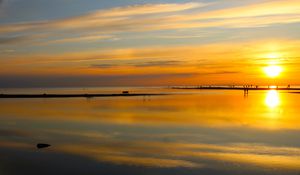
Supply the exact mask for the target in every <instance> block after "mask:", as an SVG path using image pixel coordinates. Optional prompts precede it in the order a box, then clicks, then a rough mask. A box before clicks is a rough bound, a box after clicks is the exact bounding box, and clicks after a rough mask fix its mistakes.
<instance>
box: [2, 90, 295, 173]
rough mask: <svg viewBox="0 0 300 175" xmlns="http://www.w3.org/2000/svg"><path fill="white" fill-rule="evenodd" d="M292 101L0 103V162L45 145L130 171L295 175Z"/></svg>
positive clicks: (235, 97) (272, 96) (187, 98)
mask: <svg viewBox="0 0 300 175" xmlns="http://www.w3.org/2000/svg"><path fill="white" fill-rule="evenodd" d="M298 98H299V95H298V94H293V93H279V92H278V91H276V90H270V91H251V92H249V95H248V97H247V98H244V95H243V92H241V91H201V93H198V94H180V95H178V94H177V95H170V96H157V97H147V98H139V97H130V98H92V99H88V100H87V99H22V100H20V99H16V100H0V114H2V115H1V116H0V121H1V122H2V127H0V154H1V153H3V152H5V151H2V152H1V148H2V149H3V148H5V149H6V148H11V149H12V148H14V149H16V150H21V149H25V150H26V149H27V150H31V149H32V145H33V147H34V144H35V143H36V142H45V143H49V144H51V145H52V146H51V147H50V148H47V149H46V150H45V152H46V151H48V150H50V151H49V153H50V152H51V151H53V152H58V153H62V154H66V155H73V156H74V155H75V156H78V157H80V158H82V157H85V158H89V159H90V160H93V161H96V162H97V164H102V163H105V164H114V165H118V166H120V167H122V166H123V165H125V166H131V168H132V169H134V167H148V168H153V169H155V168H162V169H163V168H169V169H170V168H184V169H185V170H189V171H195V172H198V171H200V174H201V170H203V172H205V171H207V169H212V170H216V169H218V170H219V171H220V173H215V174H223V173H222V171H223V170H224V172H225V170H228V169H230V171H231V172H232V173H230V174H236V173H235V172H240V171H243V172H246V171H250V170H252V169H254V170H255V171H256V170H257V169H258V170H259V171H261V172H265V170H268V171H270V173H269V174H272V175H273V174H276V173H277V172H278V171H279V170H280V171H281V172H287V171H289V172H292V173H290V174H295V172H299V171H300V168H299V167H300V141H299V140H300V139H299V135H300V130H299V128H300V119H299V117H298V114H299V112H300V104H299V103H297V99H298ZM11 157H12V159H16V158H15V157H14V156H11ZM0 162H1V157H0ZM19 163H23V162H22V161H20V162H19ZM132 165H134V166H132ZM237 165H238V166H237ZM12 166H13V165H12ZM80 166H81V168H82V169H84V168H86V167H85V166H84V165H81V164H80ZM239 167H242V168H241V169H239ZM49 168H52V167H49ZM99 169H100V168H99ZM255 171H254V172H255ZM0 174H1V173H0ZM99 174H100V173H99ZM108 174H109V173H108ZM124 174H126V173H124ZM127 174H131V173H127ZM179 174H180V173H179ZM185 174H193V173H185ZM194 174H196V173H194ZM211 174H212V175H213V174H214V173H211ZM225 174H226V173H225ZM228 174H229V173H228ZM249 174H250V173H249ZM252 174H257V173H252ZM267 174H268V173H267ZM277 174H278V173H277ZM285 174H288V173H285Z"/></svg>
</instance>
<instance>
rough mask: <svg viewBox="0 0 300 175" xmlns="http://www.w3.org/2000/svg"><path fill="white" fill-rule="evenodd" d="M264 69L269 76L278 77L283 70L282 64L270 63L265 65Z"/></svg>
mask: <svg viewBox="0 0 300 175" xmlns="http://www.w3.org/2000/svg"><path fill="white" fill-rule="evenodd" d="M264 71H265V73H266V74H267V75H268V76H269V77H277V76H278V75H279V74H280V73H281V72H282V68H281V67H280V66H276V65H270V66H267V67H265V68H264Z"/></svg>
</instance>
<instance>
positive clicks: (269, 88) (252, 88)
mask: <svg viewBox="0 0 300 175" xmlns="http://www.w3.org/2000/svg"><path fill="white" fill-rule="evenodd" d="M172 89H211V90H300V88H291V87H278V88H277V87H258V88H256V87H220V86H202V87H201V86H199V87H198V86H197V87H172Z"/></svg>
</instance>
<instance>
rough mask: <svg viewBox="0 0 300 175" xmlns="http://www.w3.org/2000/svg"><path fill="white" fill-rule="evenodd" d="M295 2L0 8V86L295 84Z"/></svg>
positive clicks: (159, 1)
mask: <svg viewBox="0 0 300 175" xmlns="http://www.w3.org/2000/svg"><path fill="white" fill-rule="evenodd" d="M299 31H300V1H299V0H243V1H241V0H201V1H200V0H198V1H196V0H194V1H193V0H189V1H185V0H180V1H179V0H126V1H124V0H51V1H49V0H0V87H39V86H43V87H53V86H131V85H141V86H144V85H152V86H155V85H199V84H225V85H227V84H245V83H247V84H258V85H268V84H280V85H287V84H292V85H297V84H300V79H299V78H298V77H299V76H300V69H299V66H300V59H299V56H300V32H299Z"/></svg>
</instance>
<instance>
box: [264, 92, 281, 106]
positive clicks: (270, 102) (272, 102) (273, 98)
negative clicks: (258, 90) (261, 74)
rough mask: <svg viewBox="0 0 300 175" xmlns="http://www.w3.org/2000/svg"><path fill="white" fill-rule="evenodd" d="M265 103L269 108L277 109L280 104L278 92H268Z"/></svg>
mask: <svg viewBox="0 0 300 175" xmlns="http://www.w3.org/2000/svg"><path fill="white" fill-rule="evenodd" d="M265 103H266V105H267V106H268V107H269V108H275V107H277V106H278V105H279V104H280V99H279V96H278V92H277V91H276V90H270V91H268V93H267V96H266V100H265Z"/></svg>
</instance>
